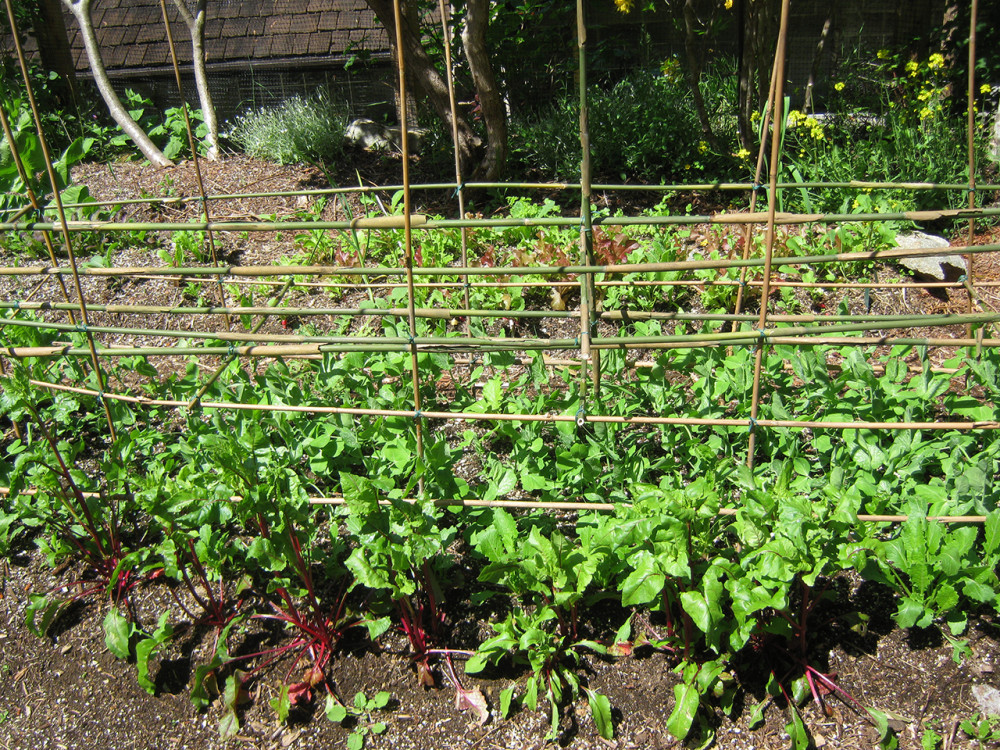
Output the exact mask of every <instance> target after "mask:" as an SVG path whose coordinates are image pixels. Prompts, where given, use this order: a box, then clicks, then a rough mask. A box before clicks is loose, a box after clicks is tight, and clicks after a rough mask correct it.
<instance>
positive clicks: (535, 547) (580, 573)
mask: <svg viewBox="0 0 1000 750" xmlns="http://www.w3.org/2000/svg"><path fill="white" fill-rule="evenodd" d="M615 533H616V532H615V527H614V525H613V524H606V525H598V526H597V527H596V528H588V529H587V530H586V531H584V533H582V534H581V535H580V537H579V539H569V538H567V537H566V536H564V535H563V534H561V533H559V532H558V531H553V532H552V533H551V534H550V535H548V536H546V535H545V534H543V533H542V532H541V530H540V529H539V527H538V526H537V525H533V526H532V527H531V529H530V531H529V532H528V534H527V536H525V535H524V534H523V533H522V532H521V531H520V530H519V529H518V525H517V522H516V520H515V519H514V517H513V516H512V515H511V514H510V513H507V512H506V511H504V510H501V509H496V510H494V511H493V522H492V524H491V525H490V526H489V527H488V528H486V529H484V530H482V531H480V532H478V533H477V534H475V535H474V537H473V541H474V543H475V545H476V550H477V551H478V552H479V553H480V554H482V555H483V556H484V557H485V558H486V559H487V561H488V564H487V565H486V567H484V568H483V571H482V573H480V575H479V579H480V580H481V581H483V582H486V583H490V584H494V585H496V586H498V587H499V591H502V592H504V593H508V594H512V595H514V596H515V597H517V599H519V600H520V603H521V606H522V609H517V610H514V611H513V612H511V613H510V614H509V615H508V616H507V618H506V619H505V620H504V621H503V622H500V623H494V624H493V625H492V627H493V630H494V631H495V632H496V635H495V636H494V637H492V638H490V639H488V640H486V641H484V642H483V643H482V644H481V645H480V647H479V649H478V651H477V652H476V655H475V656H474V657H472V659H470V660H469V661H468V662H467V663H466V665H465V670H466V672H479V671H482V670H483V669H484V668H485V667H486V665H487V664H494V665H496V664H498V663H499V662H501V661H503V660H506V659H508V658H509V659H510V660H511V661H512V662H513V665H514V666H521V667H527V668H528V669H529V675H528V679H527V684H526V685H525V687H524V689H523V690H521V691H519V690H518V688H517V687H516V686H513V687H510V688H507V689H506V690H504V691H503V692H502V693H501V698H500V711H501V713H502V714H503V715H504V716H507V715H509V714H510V713H511V712H512V711H513V710H514V707H515V706H516V705H517V704H518V703H521V704H523V705H524V706H526V707H527V708H529V709H531V710H532V711H534V710H537V708H538V706H539V699H544V700H545V701H546V702H547V703H548V708H549V712H550V732H549V738H550V739H551V738H555V737H557V736H558V733H559V724H560V717H561V712H562V710H563V709H564V707H565V706H566V705H567V704H569V703H572V702H573V701H574V700H576V698H577V697H578V696H579V695H580V692H581V690H582V691H583V692H584V693H586V695H587V700H588V702H589V704H590V709H591V714H592V716H593V718H594V722H595V724H596V725H597V727H598V731H599V732H600V734H601V735H602V736H603V737H605V738H607V739H610V738H611V736H612V735H613V732H614V730H613V726H612V723H611V708H610V703H609V701H608V699H607V697H606V696H604V695H601V694H600V693H598V692H596V691H595V690H591V689H590V688H589V687H587V686H586V685H585V684H582V683H581V679H580V677H579V676H578V675H577V673H576V668H577V667H579V665H580V659H581V655H582V653H583V652H586V651H590V652H592V653H596V654H602V655H603V654H607V653H608V648H607V646H605V645H604V644H602V643H600V642H598V641H596V640H594V639H593V638H585V637H582V635H583V634H582V632H581V624H580V608H581V606H589V605H593V604H595V603H596V602H597V601H599V600H600V599H602V598H605V597H607V596H613V594H612V593H610V592H611V591H613V589H610V591H609V588H610V584H609V581H610V578H611V571H612V570H613V558H612V555H611V550H612V546H613V544H614V542H615ZM616 640H617V639H616Z"/></svg>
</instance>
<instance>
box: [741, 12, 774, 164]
mask: <svg viewBox="0 0 1000 750" xmlns="http://www.w3.org/2000/svg"><path fill="white" fill-rule="evenodd" d="M740 6H741V7H740V11H739V12H740V21H739V24H740V48H741V49H740V60H739V64H740V73H739V94H738V109H737V113H736V118H737V122H738V125H739V131H740V145H741V146H742V147H743V148H745V149H748V150H754V149H755V148H756V145H755V144H756V132H755V130H756V128H755V126H754V118H753V114H754V112H759V111H760V110H761V108H762V107H763V106H764V102H765V101H767V92H768V89H769V87H770V80H769V79H770V72H771V67H772V62H773V59H772V58H773V57H774V39H773V37H774V35H775V32H776V30H777V17H778V13H777V11H778V5H777V3H776V2H775V0H743V2H741V3H740Z"/></svg>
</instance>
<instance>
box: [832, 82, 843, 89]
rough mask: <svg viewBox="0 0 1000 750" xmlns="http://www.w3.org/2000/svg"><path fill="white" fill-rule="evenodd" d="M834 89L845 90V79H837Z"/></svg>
mask: <svg viewBox="0 0 1000 750" xmlns="http://www.w3.org/2000/svg"><path fill="white" fill-rule="evenodd" d="M833 90H834V91H843V90H844V82H843V81H837V82H836V83H835V84H833Z"/></svg>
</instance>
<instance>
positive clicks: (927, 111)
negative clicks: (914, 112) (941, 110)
mask: <svg viewBox="0 0 1000 750" xmlns="http://www.w3.org/2000/svg"><path fill="white" fill-rule="evenodd" d="M933 116H934V110H933V109H931V108H930V107H924V108H923V109H921V110H920V119H921V120H926V119H927V118H928V117H933Z"/></svg>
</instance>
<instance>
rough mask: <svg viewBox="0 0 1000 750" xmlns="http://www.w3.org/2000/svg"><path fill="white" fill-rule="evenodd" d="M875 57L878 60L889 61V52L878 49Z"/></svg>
mask: <svg viewBox="0 0 1000 750" xmlns="http://www.w3.org/2000/svg"><path fill="white" fill-rule="evenodd" d="M875 57H877V58H878V59H879V60H888V59H889V50H887V49H880V50H879V51H878V52H876V53H875Z"/></svg>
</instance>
